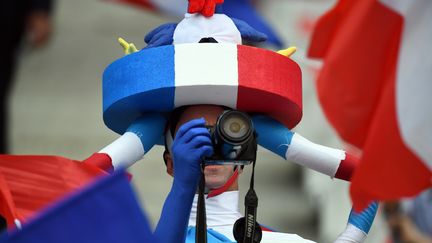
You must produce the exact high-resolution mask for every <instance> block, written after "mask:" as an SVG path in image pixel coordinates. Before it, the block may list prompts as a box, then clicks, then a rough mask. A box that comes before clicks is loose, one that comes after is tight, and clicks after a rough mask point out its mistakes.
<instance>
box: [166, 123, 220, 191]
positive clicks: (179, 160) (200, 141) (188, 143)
mask: <svg viewBox="0 0 432 243" xmlns="http://www.w3.org/2000/svg"><path fill="white" fill-rule="evenodd" d="M171 151H172V153H173V154H172V156H173V162H174V184H176V182H177V183H180V184H181V186H186V187H195V188H196V186H197V184H198V181H199V179H200V175H201V161H202V158H203V157H204V156H211V155H212V154H213V145H212V141H211V138H210V133H209V131H208V130H207V128H206V127H205V120H204V118H200V119H194V120H191V121H189V122H187V123H185V124H183V125H182V126H181V127H180V128H179V130H178V131H177V134H176V136H175V139H174V142H173V145H172V149H171Z"/></svg>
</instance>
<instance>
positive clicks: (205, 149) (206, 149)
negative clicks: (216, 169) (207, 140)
mask: <svg viewBox="0 0 432 243" xmlns="http://www.w3.org/2000/svg"><path fill="white" fill-rule="evenodd" d="M213 153H214V151H213V146H202V147H200V148H199V154H200V157H204V156H205V157H210V156H212V155H213Z"/></svg>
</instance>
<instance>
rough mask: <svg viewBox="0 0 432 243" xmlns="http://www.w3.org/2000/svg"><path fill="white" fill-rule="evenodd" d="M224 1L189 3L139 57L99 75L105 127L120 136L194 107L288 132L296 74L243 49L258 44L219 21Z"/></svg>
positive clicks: (278, 57)
mask: <svg viewBox="0 0 432 243" xmlns="http://www.w3.org/2000/svg"><path fill="white" fill-rule="evenodd" d="M222 2H223V0H196V1H193V0H190V1H189V8H188V13H186V14H185V18H184V19H183V20H182V21H181V22H180V23H178V24H177V23H168V24H164V25H162V26H159V27H158V28H156V29H154V30H153V31H151V32H150V33H149V34H148V35H147V36H146V37H145V42H146V43H147V44H148V45H147V46H146V47H145V48H143V49H142V50H140V51H138V50H136V48H135V46H134V45H133V44H129V43H127V42H125V41H124V40H123V39H120V42H121V44H122V45H123V47H124V48H125V51H126V53H127V54H128V55H126V56H124V57H122V58H120V59H118V60H116V61H114V62H113V63H112V64H110V65H109V66H108V67H107V68H106V70H105V72H104V75H103V109H104V121H105V124H106V125H107V126H108V127H109V128H110V129H112V130H113V131H115V132H117V133H120V134H122V133H124V132H125V130H126V129H127V128H128V126H129V125H130V124H131V123H132V122H133V121H134V120H135V119H137V118H139V117H142V116H146V114H149V113H154V112H160V113H165V114H166V113H169V112H171V111H172V110H174V109H175V108H177V107H181V106H185V105H195V104H212V105H222V106H227V107H230V108H233V109H237V110H241V111H244V112H250V113H261V114H264V115H268V116H270V117H272V118H274V119H276V120H278V121H279V122H281V123H282V124H284V125H285V126H286V127H288V128H293V127H294V126H295V125H297V123H298V122H299V121H300V119H301V116H302V87H301V71H300V68H299V66H298V65H297V63H295V62H294V61H292V60H291V59H290V58H289V57H287V55H289V54H286V55H283V54H280V53H276V52H273V51H269V50H265V49H261V48H256V47H251V46H246V45H242V42H243V41H245V42H248V43H254V42H260V41H265V39H266V36H265V35H264V34H262V33H260V32H258V31H256V30H255V29H253V28H252V27H250V26H249V25H248V24H247V23H245V22H243V21H241V20H238V19H232V18H229V17H228V16H226V15H225V14H223V13H222V5H221V4H222Z"/></svg>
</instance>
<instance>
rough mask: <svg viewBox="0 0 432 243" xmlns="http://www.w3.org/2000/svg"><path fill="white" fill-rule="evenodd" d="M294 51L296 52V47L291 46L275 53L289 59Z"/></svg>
mask: <svg viewBox="0 0 432 243" xmlns="http://www.w3.org/2000/svg"><path fill="white" fill-rule="evenodd" d="M296 51H297V47H295V46H291V47H288V48H287V49H285V50H280V51H277V53H279V54H281V55H283V56H286V57H290V56H292V55H293V54H294V53H295V52H296Z"/></svg>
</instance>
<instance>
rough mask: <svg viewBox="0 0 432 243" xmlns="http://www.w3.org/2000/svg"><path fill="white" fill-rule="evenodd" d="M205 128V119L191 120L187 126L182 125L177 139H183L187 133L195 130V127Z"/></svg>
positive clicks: (176, 136)
mask: <svg viewBox="0 0 432 243" xmlns="http://www.w3.org/2000/svg"><path fill="white" fill-rule="evenodd" d="M204 126H205V120H204V118H198V119H193V120H190V121H188V122H186V123H185V124H183V125H181V126H180V128H179V130H178V131H177V133H176V135H175V138H176V139H177V138H182V137H183V136H184V135H185V133H187V132H188V131H189V130H190V129H192V128H194V127H204Z"/></svg>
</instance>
